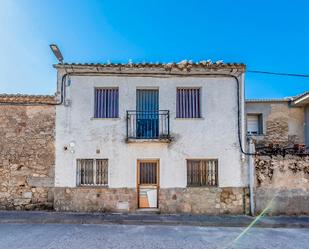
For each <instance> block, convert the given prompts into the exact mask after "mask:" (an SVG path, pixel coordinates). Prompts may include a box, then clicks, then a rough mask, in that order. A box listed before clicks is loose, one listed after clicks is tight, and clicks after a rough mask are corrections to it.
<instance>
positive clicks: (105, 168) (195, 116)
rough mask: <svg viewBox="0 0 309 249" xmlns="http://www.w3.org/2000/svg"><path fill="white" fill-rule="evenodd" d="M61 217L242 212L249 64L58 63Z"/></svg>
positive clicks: (57, 190) (57, 170) (244, 206)
mask: <svg viewBox="0 0 309 249" xmlns="http://www.w3.org/2000/svg"><path fill="white" fill-rule="evenodd" d="M55 68H56V69H57V71H58V93H59V96H61V97H59V101H61V102H62V104H60V105H58V106H57V108H56V165H55V197H54V198H55V202H54V204H55V209H56V210H74V211H79V210H81V211H104V210H110V211H118V210H120V211H135V210H138V209H141V210H143V209H145V208H153V209H155V210H160V211H161V212H191V213H211V214H218V213H235V214H236V213H244V212H245V210H246V209H247V208H248V202H247V190H246V186H247V185H248V182H247V165H246V163H245V160H244V155H243V154H242V152H241V146H242V147H243V148H242V149H244V147H245V135H246V134H245V133H246V132H245V120H244V113H245V110H244V71H245V65H243V64H224V63H221V62H220V63H211V62H206V61H202V62H199V63H192V62H187V61H183V62H181V63H168V64H147V63H143V64H132V63H129V64H58V65H55Z"/></svg>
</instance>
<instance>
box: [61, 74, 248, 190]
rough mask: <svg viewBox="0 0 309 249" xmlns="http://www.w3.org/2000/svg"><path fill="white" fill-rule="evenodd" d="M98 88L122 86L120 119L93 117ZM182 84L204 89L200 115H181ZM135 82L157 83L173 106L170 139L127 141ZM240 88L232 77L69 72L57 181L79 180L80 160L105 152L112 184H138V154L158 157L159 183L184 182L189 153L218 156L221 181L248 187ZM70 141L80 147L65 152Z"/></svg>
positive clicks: (164, 104) (165, 103)
mask: <svg viewBox="0 0 309 249" xmlns="http://www.w3.org/2000/svg"><path fill="white" fill-rule="evenodd" d="M58 78H59V79H60V78H61V74H59V75H58ZM58 85H59V83H58ZM95 87H118V88H119V104H120V107H119V113H120V116H119V118H116V119H94V118H93V112H94V88H95ZM177 87H201V89H202V95H201V99H202V105H201V106H202V118H200V119H176V118H175V112H176V106H175V104H176V88H177ZM137 88H158V89H159V102H160V107H159V108H160V109H162V110H170V131H171V135H172V136H173V141H172V142H171V143H153V142H145V143H129V144H128V143H125V138H126V111H127V110H135V109H136V103H135V97H136V89H137ZM236 91H237V88H236V83H235V80H234V79H233V78H226V77H204V78H203V77H126V76H71V85H70V87H68V89H67V96H68V99H70V101H71V105H70V106H69V107H65V106H63V105H62V106H57V118H56V119H57V120H56V169H55V185H56V186H57V187H75V186H76V165H75V163H76V159H78V158H107V159H108V160H109V161H108V164H109V184H108V185H109V187H110V188H135V187H136V168H137V159H160V187H161V188H175V187H180V188H183V187H186V184H187V183H186V159H190V158H218V160H219V187H242V186H246V184H247V181H246V177H245V175H246V164H245V163H242V161H241V153H240V149H239V144H238V137H237V96H236V93H237V92H236ZM71 142H74V144H75V146H74V148H69V150H67V151H65V150H64V147H65V146H68V147H69V145H70V143H71ZM98 150H99V151H100V153H97V152H98ZM70 151H72V153H71V152H70Z"/></svg>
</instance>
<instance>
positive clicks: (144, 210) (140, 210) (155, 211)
mask: <svg viewBox="0 0 309 249" xmlns="http://www.w3.org/2000/svg"><path fill="white" fill-rule="evenodd" d="M135 213H141V214H159V213H160V209H159V208H138V209H136V211H135Z"/></svg>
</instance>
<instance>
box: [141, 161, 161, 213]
mask: <svg viewBox="0 0 309 249" xmlns="http://www.w3.org/2000/svg"><path fill="white" fill-rule="evenodd" d="M137 189H138V207H139V208H157V207H158V190H159V161H158V160H138V162H137Z"/></svg>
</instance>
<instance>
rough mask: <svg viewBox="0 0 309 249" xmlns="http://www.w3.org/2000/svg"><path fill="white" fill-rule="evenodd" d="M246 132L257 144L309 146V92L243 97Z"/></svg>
mask: <svg viewBox="0 0 309 249" xmlns="http://www.w3.org/2000/svg"><path fill="white" fill-rule="evenodd" d="M246 116H247V133H248V135H250V136H252V137H253V138H254V139H255V140H256V141H257V145H265V144H269V143H273V144H278V145H282V146H291V145H294V144H305V145H306V147H309V92H305V93H303V94H300V95H298V96H295V97H287V98H282V99H249V100H247V101H246Z"/></svg>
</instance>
